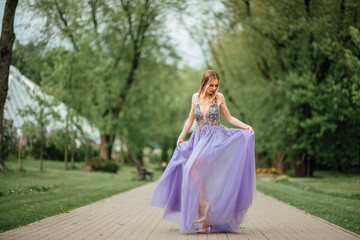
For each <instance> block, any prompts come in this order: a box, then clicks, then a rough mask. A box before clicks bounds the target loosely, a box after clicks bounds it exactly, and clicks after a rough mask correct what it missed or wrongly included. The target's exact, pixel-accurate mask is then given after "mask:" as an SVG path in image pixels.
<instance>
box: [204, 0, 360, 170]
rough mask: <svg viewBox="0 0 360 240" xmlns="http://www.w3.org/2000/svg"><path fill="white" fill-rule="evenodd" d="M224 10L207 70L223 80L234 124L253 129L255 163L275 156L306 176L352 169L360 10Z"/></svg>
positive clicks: (277, 5)
mask: <svg viewBox="0 0 360 240" xmlns="http://www.w3.org/2000/svg"><path fill="white" fill-rule="evenodd" d="M223 5H224V6H225V11H224V14H222V15H220V16H221V17H222V19H219V18H218V20H219V21H218V22H219V24H220V25H221V24H222V25H221V26H225V27H224V28H222V30H221V34H220V37H219V36H217V37H216V38H215V37H213V38H209V39H210V40H212V41H210V42H209V47H208V48H209V49H211V60H210V62H211V64H212V65H213V66H214V68H215V69H219V72H223V73H226V74H227V78H226V81H227V83H224V85H225V84H226V85H227V86H232V87H231V89H229V94H230V95H231V96H235V102H237V103H239V104H238V106H239V108H240V109H241V110H242V111H243V112H244V113H245V115H244V117H241V119H244V120H245V121H247V122H249V123H250V124H252V123H253V125H254V128H255V131H256V132H257V144H256V152H257V154H258V159H260V162H262V163H263V164H271V160H272V159H273V158H274V157H275V156H279V155H282V156H283V159H284V160H285V158H286V159H287V160H288V161H290V160H291V161H290V163H289V164H290V165H291V166H292V168H293V170H294V172H295V173H296V174H297V175H308V176H311V175H312V171H313V169H314V167H315V166H319V167H327V168H334V169H338V170H346V169H349V168H351V167H353V166H356V165H358V166H359V162H358V160H359V152H360V151H359V146H360V145H359V139H360V138H359V132H360V131H359V129H360V119H359V117H358V116H359V99H360V98H359V83H360V79H359V77H358V76H359V70H360V68H359V66H360V61H359V58H360V55H359V53H360V52H359V49H360V48H359V46H360V44H359V36H360V35H359V27H360V25H359V20H358V12H359V9H360V3H358V1H351V0H349V1H345V0H333V1H316V2H315V1H311V0H308V1H304V2H299V1H273V0H267V1H256V0H247V1H235V0H234V1H223ZM225 13H227V14H225ZM215 17H216V16H215ZM214 32H215V33H218V31H214ZM224 85H222V86H224Z"/></svg>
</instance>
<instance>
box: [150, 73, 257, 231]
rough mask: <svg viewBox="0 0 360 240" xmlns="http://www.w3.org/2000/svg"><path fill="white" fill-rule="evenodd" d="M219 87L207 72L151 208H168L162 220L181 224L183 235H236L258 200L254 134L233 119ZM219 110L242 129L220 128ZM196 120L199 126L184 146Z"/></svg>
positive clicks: (217, 80) (247, 126) (212, 75)
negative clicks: (209, 232)
mask: <svg viewBox="0 0 360 240" xmlns="http://www.w3.org/2000/svg"><path fill="white" fill-rule="evenodd" d="M219 83H220V78H219V76H218V74H217V73H216V72H215V71H212V70H208V71H206V72H205V73H204V75H203V77H202V80H201V84H200V89H199V92H198V93H195V94H194V95H193V97H192V104H191V110H190V114H189V117H188V119H187V121H186V123H185V125H184V128H183V130H182V132H181V134H180V136H179V139H178V141H177V148H176V149H175V151H174V154H173V156H172V158H171V160H170V161H169V164H168V166H167V167H166V169H165V171H164V173H163V175H162V177H161V179H160V181H159V183H158V185H157V187H156V189H155V191H154V194H153V197H152V201H151V205H152V206H156V207H161V208H164V212H163V218H164V219H166V220H169V221H173V222H176V223H178V224H180V232H194V231H196V230H198V231H197V232H198V233H205V232H208V231H211V232H237V231H238V230H239V226H240V224H241V223H242V222H243V220H244V216H245V213H246V211H247V209H248V208H249V207H250V205H251V203H252V201H253V200H254V199H255V198H256V189H255V159H254V140H255V133H254V131H253V129H252V128H251V126H249V125H247V124H245V123H243V122H241V121H239V120H238V119H236V118H235V117H232V116H231V115H230V112H229V110H228V109H227V107H226V103H225V98H224V96H223V94H221V93H219V92H218V89H219ZM220 110H221V112H222V114H223V115H224V117H225V119H226V121H227V122H229V123H230V124H232V125H234V126H236V127H239V128H241V129H235V128H226V127H225V126H223V125H221V124H220ZM194 119H196V122H197V127H196V128H195V130H194V131H193V133H192V135H191V137H190V139H189V141H184V138H185V136H186V134H187V133H188V131H189V130H190V128H191V126H192V124H193V122H194Z"/></svg>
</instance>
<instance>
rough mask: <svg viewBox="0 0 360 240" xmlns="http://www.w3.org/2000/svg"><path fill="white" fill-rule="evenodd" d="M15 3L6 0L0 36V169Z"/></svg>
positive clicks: (2, 162)
mask: <svg viewBox="0 0 360 240" xmlns="http://www.w3.org/2000/svg"><path fill="white" fill-rule="evenodd" d="M17 4H18V0H7V1H6V3H5V10H4V17H3V22H2V32H1V38H0V170H5V163H4V160H3V158H2V156H1V147H2V142H1V141H2V125H3V118H4V106H5V102H6V96H7V92H8V88H9V69H10V64H11V55H12V46H13V43H14V40H15V34H14V17H15V10H16V6H17Z"/></svg>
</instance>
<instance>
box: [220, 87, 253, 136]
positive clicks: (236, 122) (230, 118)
mask: <svg viewBox="0 0 360 240" xmlns="http://www.w3.org/2000/svg"><path fill="white" fill-rule="evenodd" d="M218 94H219V102H220V104H219V106H220V110H221V112H222V114H223V115H224V118H225V120H226V121H227V122H228V123H230V124H231V125H233V126H235V127H238V128H242V129H249V133H251V132H252V131H253V129H252V127H251V126H249V125H247V124H245V123H243V122H242V121H240V120H239V119H237V118H235V117H233V116H231V114H230V111H229V109H228V108H227V107H226V103H225V98H224V95H223V94H222V93H218Z"/></svg>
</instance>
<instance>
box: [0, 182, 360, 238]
mask: <svg viewBox="0 0 360 240" xmlns="http://www.w3.org/2000/svg"><path fill="white" fill-rule="evenodd" d="M156 184H157V182H152V183H149V184H146V185H143V186H141V187H138V188H135V189H132V190H130V191H127V192H124V193H120V194H117V195H114V196H112V197H109V198H106V199H103V200H100V201H97V202H95V203H92V204H89V205H86V206H83V207H80V208H77V209H74V210H71V211H69V212H66V213H62V214H59V215H56V216H52V217H49V218H45V219H42V220H40V221H37V222H34V223H31V224H28V225H26V226H23V227H20V228H17V229H13V230H10V231H7V232H4V233H1V234H0V239H1V240H22V239H24V240H41V239H51V240H56V239H59V240H65V239H69V240H70V239H71V240H81V239H86V240H92V239H94V240H95V239H96V240H102V239H104V240H105V239H106V240H112V239H113V240H119V239H121V240H122V239H136V240H142V239H149V240H150V239H152V240H161V239H171V240H173V239H174V240H192V239H194V240H198V239H207V240H212V239H214V240H215V239H228V240H253V239H257V240H262V239H271V240H272V239H279V240H281V239H291V240H296V239H299V240H300V239H301V240H304V239H316V240H318V239H326V240H331V239H334V240H335V239H336V240H346V239H349V240H350V239H360V235H357V234H355V233H353V232H350V231H348V230H346V229H344V228H341V227H339V226H337V225H334V224H332V223H329V222H327V221H325V220H323V219H320V218H318V217H315V216H313V215H311V214H308V213H306V212H304V211H302V210H299V209H297V208H295V207H293V206H290V205H288V204H286V203H284V202H281V201H279V200H276V199H274V198H272V197H270V196H267V195H264V194H262V193H260V192H257V199H256V200H255V201H254V202H253V205H252V206H251V208H250V209H249V211H248V214H247V219H246V222H245V223H244V224H242V227H241V230H240V231H239V232H237V233H209V234H196V233H195V234H193V233H190V234H189V233H187V234H186V233H180V232H179V226H178V225H177V224H174V223H169V222H167V221H164V220H162V218H161V214H162V209H160V208H155V207H152V206H150V201H151V197H152V193H153V191H154V189H155V187H156Z"/></svg>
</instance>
